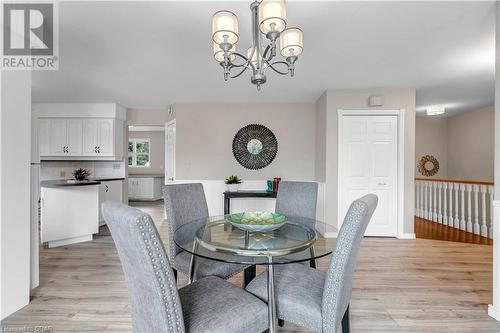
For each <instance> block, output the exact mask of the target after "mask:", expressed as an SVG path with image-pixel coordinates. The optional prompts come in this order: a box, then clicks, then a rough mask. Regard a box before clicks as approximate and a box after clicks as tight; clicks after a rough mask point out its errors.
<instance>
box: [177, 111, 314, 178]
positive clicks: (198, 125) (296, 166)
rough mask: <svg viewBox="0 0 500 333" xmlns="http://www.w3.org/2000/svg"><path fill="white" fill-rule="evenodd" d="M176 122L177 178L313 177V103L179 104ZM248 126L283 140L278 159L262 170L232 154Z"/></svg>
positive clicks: (280, 140)
mask: <svg viewBox="0 0 500 333" xmlns="http://www.w3.org/2000/svg"><path fill="white" fill-rule="evenodd" d="M176 123H177V129H176V135H177V136H176V178H177V179H180V180H185V179H204V180H223V179H225V178H226V177H227V176H229V175H231V174H237V175H238V176H239V177H240V178H242V179H243V180H266V179H273V177H281V178H282V179H289V180H314V172H315V170H314V160H315V141H314V140H315V139H314V138H315V136H314V131H315V130H314V127H315V109H314V104H312V103H293V104H283V103H249V104H234V103H221V104H217V103H206V104H176ZM249 124H261V125H264V126H266V127H268V128H269V129H270V130H271V131H273V133H274V135H275V136H276V138H277V140H278V154H277V155H276V158H275V159H274V161H273V162H272V163H271V164H270V165H269V166H267V167H265V168H263V169H260V170H249V169H245V168H244V167H242V166H241V165H240V164H239V163H238V162H237V161H236V159H235V158H234V156H233V152H232V142H233V138H234V135H235V134H236V132H238V130H240V129H241V128H242V127H243V126H245V125H249Z"/></svg>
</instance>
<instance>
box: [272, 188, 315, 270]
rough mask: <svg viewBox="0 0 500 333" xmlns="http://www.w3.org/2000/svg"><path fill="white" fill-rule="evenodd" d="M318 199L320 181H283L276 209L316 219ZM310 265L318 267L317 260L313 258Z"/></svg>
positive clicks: (282, 212)
mask: <svg viewBox="0 0 500 333" xmlns="http://www.w3.org/2000/svg"><path fill="white" fill-rule="evenodd" d="M317 199H318V183H315V182H292V181H282V182H280V185H279V189H278V194H277V195H276V207H275V209H274V211H275V212H276V213H281V214H284V215H287V216H298V217H305V218H308V219H313V220H314V219H316V202H317ZM311 249H313V248H311ZM309 265H310V266H311V267H313V268H316V261H315V260H314V259H312V260H311V261H310V262H309Z"/></svg>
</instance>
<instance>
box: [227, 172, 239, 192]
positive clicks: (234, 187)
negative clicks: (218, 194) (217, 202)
mask: <svg viewBox="0 0 500 333" xmlns="http://www.w3.org/2000/svg"><path fill="white" fill-rule="evenodd" d="M240 184H241V179H239V178H238V176H236V175H232V176H229V177H227V178H226V185H227V190H228V191H229V192H237V191H238V189H239V188H240Z"/></svg>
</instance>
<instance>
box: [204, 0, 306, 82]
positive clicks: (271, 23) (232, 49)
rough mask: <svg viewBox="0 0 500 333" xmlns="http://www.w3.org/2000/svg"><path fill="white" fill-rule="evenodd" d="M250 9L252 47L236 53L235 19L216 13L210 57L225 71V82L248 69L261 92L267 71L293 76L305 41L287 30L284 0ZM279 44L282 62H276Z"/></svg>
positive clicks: (264, 0) (293, 30) (223, 12)
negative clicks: (244, 53) (244, 52)
mask: <svg viewBox="0 0 500 333" xmlns="http://www.w3.org/2000/svg"><path fill="white" fill-rule="evenodd" d="M250 10H251V12H252V46H251V47H250V48H248V49H247V51H246V55H243V54H241V53H238V52H236V43H237V42H238V40H239V35H238V18H237V17H236V15H235V14H234V13H232V12H230V11H227V10H221V11H218V12H216V13H215V14H214V16H213V17H212V33H213V35H212V39H213V55H214V58H215V60H216V61H217V62H218V63H219V64H220V65H221V66H222V68H223V69H224V80H225V81H227V80H228V78H229V77H230V78H236V77H238V76H240V75H241V74H243V73H244V72H245V71H246V70H247V69H248V70H250V71H251V73H252V76H251V78H250V81H251V82H252V83H253V84H255V85H257V90H260V86H261V85H262V84H264V83H266V81H267V77H266V71H267V70H268V69H272V70H273V71H274V72H276V73H278V74H281V75H288V74H290V76H292V77H293V75H294V73H295V62H296V61H297V59H298V56H299V55H300V54H301V53H302V49H303V45H304V39H303V34H302V30H300V29H299V28H287V22H286V8H285V1H284V0H262V1H260V2H259V1H258V0H255V1H254V2H253V3H252V4H251V5H250ZM264 36H265V37H266V38H267V39H268V45H267V46H265V45H264V44H265V40H264V38H263V37H264ZM278 39H279V41H278ZM278 43H279V53H280V54H281V56H283V59H276V54H277V52H276V49H277V48H278Z"/></svg>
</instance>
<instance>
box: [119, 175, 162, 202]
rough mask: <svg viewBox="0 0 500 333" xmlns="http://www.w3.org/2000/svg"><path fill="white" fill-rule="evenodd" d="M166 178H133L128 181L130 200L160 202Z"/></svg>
mask: <svg viewBox="0 0 500 333" xmlns="http://www.w3.org/2000/svg"><path fill="white" fill-rule="evenodd" d="M164 179H165V178H164V177H153V176H151V177H147V176H146V177H131V178H129V179H128V198H129V199H130V200H158V199H161V198H162V196H163V195H162V191H161V188H162V186H163V183H164Z"/></svg>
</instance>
